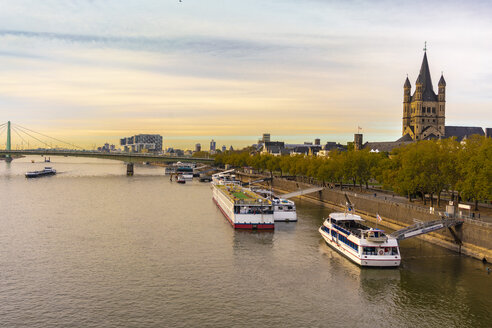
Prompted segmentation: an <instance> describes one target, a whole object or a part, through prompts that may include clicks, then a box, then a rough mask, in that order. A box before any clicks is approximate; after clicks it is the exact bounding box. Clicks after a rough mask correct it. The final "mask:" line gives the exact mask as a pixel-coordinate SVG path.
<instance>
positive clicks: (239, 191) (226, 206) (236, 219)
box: [212, 180, 275, 230]
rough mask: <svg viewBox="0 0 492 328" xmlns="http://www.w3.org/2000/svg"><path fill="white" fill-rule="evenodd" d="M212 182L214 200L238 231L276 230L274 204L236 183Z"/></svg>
mask: <svg viewBox="0 0 492 328" xmlns="http://www.w3.org/2000/svg"><path fill="white" fill-rule="evenodd" d="M219 182H220V183H214V182H212V191H213V200H214V202H215V204H217V206H218V207H219V209H220V211H221V212H222V214H224V216H225V217H226V219H227V220H228V221H229V222H230V223H231V225H232V226H233V227H234V228H236V229H258V230H260V229H274V228H275V222H274V220H273V206H272V202H271V201H270V200H268V199H266V198H264V197H261V196H260V195H258V194H255V193H254V192H252V191H251V190H249V189H246V188H243V187H241V186H240V185H239V184H236V183H224V180H219Z"/></svg>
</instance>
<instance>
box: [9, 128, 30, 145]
mask: <svg viewBox="0 0 492 328" xmlns="http://www.w3.org/2000/svg"><path fill="white" fill-rule="evenodd" d="M17 130H18V129H17V128H15V127H12V131H14V132H15V133H16V134H17V135H18V136H19V138H21V139H22V141H24V142H25V143H26V144H29V142H28V141H26V139H24V138H23V137H22V136H21V135H20V134H19V132H17Z"/></svg>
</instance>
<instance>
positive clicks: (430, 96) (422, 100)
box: [402, 48, 446, 140]
mask: <svg viewBox="0 0 492 328" xmlns="http://www.w3.org/2000/svg"><path fill="white" fill-rule="evenodd" d="M411 89H412V86H411V84H410V81H409V80H408V77H407V79H406V81H405V84H404V85H403V122H402V123H403V133H402V135H403V136H405V135H409V137H411V139H413V140H426V139H435V138H440V137H442V136H444V133H445V129H444V119H445V113H446V109H445V102H446V101H445V89H446V82H445V81H444V77H443V76H441V79H440V80H439V90H438V95H436V94H435V92H434V88H433V86H432V79H431V75H430V70H429V63H428V61H427V48H424V58H423V59H422V65H421V67H420V72H419V76H418V77H417V81H416V82H415V92H414V94H413V96H410V94H411Z"/></svg>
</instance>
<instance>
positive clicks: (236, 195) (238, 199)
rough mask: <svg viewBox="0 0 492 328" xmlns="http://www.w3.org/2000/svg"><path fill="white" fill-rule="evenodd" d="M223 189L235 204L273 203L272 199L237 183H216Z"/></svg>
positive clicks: (217, 186)
mask: <svg viewBox="0 0 492 328" xmlns="http://www.w3.org/2000/svg"><path fill="white" fill-rule="evenodd" d="M215 187H216V188H218V189H219V190H220V191H222V192H223V193H224V194H225V195H226V196H227V197H228V198H229V199H231V200H232V201H233V202H234V204H240V205H271V201H270V200H268V199H266V198H264V197H262V196H260V195H258V194H255V193H254V192H252V191H251V190H247V189H245V188H242V187H240V186H237V185H232V184H228V185H215Z"/></svg>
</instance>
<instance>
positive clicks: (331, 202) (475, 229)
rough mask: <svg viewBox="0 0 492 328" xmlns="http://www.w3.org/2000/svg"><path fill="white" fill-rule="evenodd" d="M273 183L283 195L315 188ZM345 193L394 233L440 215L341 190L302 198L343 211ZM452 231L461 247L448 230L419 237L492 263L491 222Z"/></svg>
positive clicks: (467, 222)
mask: <svg viewBox="0 0 492 328" xmlns="http://www.w3.org/2000/svg"><path fill="white" fill-rule="evenodd" d="M240 176H241V177H242V178H244V180H245V181H248V180H249V179H251V176H249V175H241V174H240ZM271 183H272V188H273V189H275V190H276V191H278V192H282V193H288V192H293V191H297V190H302V189H307V188H312V187H313V185H311V184H307V183H302V182H297V181H292V180H287V179H284V178H274V179H273V180H272V182H271ZM345 194H347V196H348V197H349V199H350V201H351V202H352V204H354V207H355V210H356V212H357V214H359V215H361V216H362V217H363V218H364V219H366V220H368V221H370V222H376V215H377V214H378V213H379V215H380V216H381V218H382V219H383V221H382V222H380V223H379V225H381V226H385V227H387V228H390V229H393V230H398V229H401V228H404V227H406V226H409V225H412V224H414V223H415V221H414V219H418V220H421V221H432V220H438V219H439V218H440V217H439V216H438V215H437V214H431V213H430V212H429V210H428V209H425V208H423V207H419V206H415V205H412V204H408V203H402V202H396V201H392V197H391V196H388V197H387V199H386V200H385V199H381V198H375V197H373V196H371V195H368V194H360V193H357V192H353V191H345V190H343V191H340V190H339V189H330V188H324V189H323V190H322V191H319V192H316V193H312V194H309V195H303V196H300V197H302V199H304V200H308V201H312V202H315V203H320V204H323V205H325V206H328V207H331V208H334V209H337V210H340V209H341V208H342V207H343V206H344V204H345V203H346V199H345ZM452 229H454V231H455V232H456V235H457V236H458V237H459V238H460V239H461V241H462V245H461V247H460V246H459V245H458V244H456V242H455V239H454V237H453V236H452V234H451V233H450V231H449V230H448V229H442V230H439V231H436V232H432V233H429V234H425V235H421V236H419V237H416V238H421V239H424V240H426V241H429V242H431V243H433V244H437V245H440V246H443V247H445V248H448V249H451V250H453V251H456V252H460V253H463V254H466V255H469V256H472V257H474V258H477V259H479V260H483V259H486V260H487V261H488V262H492V224H491V223H488V222H482V221H477V220H474V219H465V222H464V223H463V225H462V226H459V227H454V228H452ZM404 242H405V241H403V243H404Z"/></svg>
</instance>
